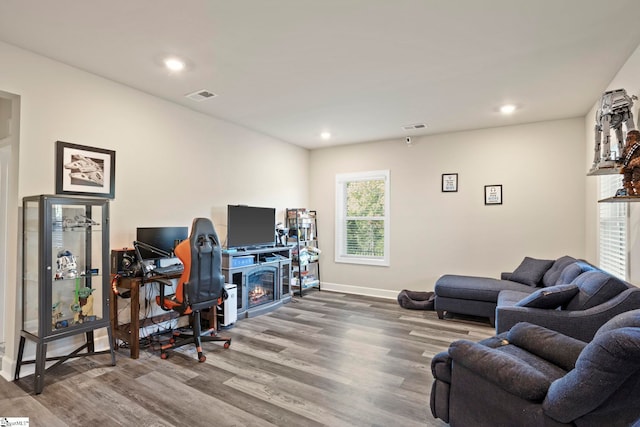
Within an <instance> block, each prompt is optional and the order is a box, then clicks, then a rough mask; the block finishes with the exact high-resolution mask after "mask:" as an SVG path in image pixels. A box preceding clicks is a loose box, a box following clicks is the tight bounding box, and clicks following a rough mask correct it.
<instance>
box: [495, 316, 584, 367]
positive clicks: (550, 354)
mask: <svg viewBox="0 0 640 427" xmlns="http://www.w3.org/2000/svg"><path fill="white" fill-rule="evenodd" d="M507 340H508V341H509V342H510V343H511V344H513V345H515V346H517V347H520V348H522V349H524V350H527V351H528V352H529V353H532V354H535V355H536V356H539V357H541V358H543V359H544V360H546V361H548V362H551V363H553V364H554V365H556V366H559V367H561V368H562V369H564V370H565V371H570V370H572V369H573V368H575V365H576V360H577V359H578V356H580V353H581V352H582V350H583V349H584V348H585V347H586V345H587V343H586V342H584V341H580V340H577V339H575V338H571V337H569V336H566V335H564V334H561V333H559V332H556V331H552V330H551V329H547V328H544V327H542V326H538V325H532V324H531V323H525V322H520V323H518V324H516V325H515V326H514V327H513V328H511V329H510V330H509V333H508V334H507Z"/></svg>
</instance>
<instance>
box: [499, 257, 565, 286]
mask: <svg viewBox="0 0 640 427" xmlns="http://www.w3.org/2000/svg"><path fill="white" fill-rule="evenodd" d="M553 263H554V261H553V260H549V259H535V258H530V257H524V259H523V260H522V262H521V263H520V265H519V266H518V267H517V268H516V269H515V270H514V271H513V273H511V276H510V277H509V280H511V281H514V282H519V283H524V284H525V285H529V286H538V285H539V284H540V281H541V280H542V278H543V277H544V273H546V272H547V271H548V270H549V268H551V266H552V265H553Z"/></svg>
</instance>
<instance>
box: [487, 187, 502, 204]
mask: <svg viewBox="0 0 640 427" xmlns="http://www.w3.org/2000/svg"><path fill="white" fill-rule="evenodd" d="M484 204H485V205H501V204H502V185H485V186H484Z"/></svg>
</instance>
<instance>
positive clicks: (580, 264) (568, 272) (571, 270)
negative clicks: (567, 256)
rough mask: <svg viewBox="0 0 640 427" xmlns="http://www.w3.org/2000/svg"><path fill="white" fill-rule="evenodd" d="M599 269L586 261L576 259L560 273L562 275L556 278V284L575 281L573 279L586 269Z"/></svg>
mask: <svg viewBox="0 0 640 427" xmlns="http://www.w3.org/2000/svg"><path fill="white" fill-rule="evenodd" d="M591 270H597V268H596V267H594V266H593V265H591V264H589V263H588V262H586V261H580V260H579V261H576V262H572V263H571V264H569V265H567V266H566V267H565V268H564V269H563V270H562V273H560V277H558V280H556V285H564V284H567V283H571V282H573V280H574V279H575V278H576V277H578V276H579V275H581V274H582V273H584V272H585V271H591Z"/></svg>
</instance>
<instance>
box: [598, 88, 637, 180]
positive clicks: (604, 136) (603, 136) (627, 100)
mask: <svg viewBox="0 0 640 427" xmlns="http://www.w3.org/2000/svg"><path fill="white" fill-rule="evenodd" d="M636 99H638V98H637V97H636V96H635V95H632V96H629V95H627V91H626V90H624V89H616V90H610V91H608V92H605V93H603V94H602V98H600V104H599V106H598V111H596V125H595V156H594V159H593V167H592V168H591V171H590V172H589V175H602V174H611V173H618V172H619V168H620V166H621V163H622V161H623V159H622V152H623V149H624V147H623V144H624V140H625V134H624V132H623V130H622V124H623V123H624V125H625V127H626V129H627V132H629V131H631V130H635V129H636V127H635V125H634V123H633V113H632V112H631V108H632V107H633V101H634V100H636ZM611 129H614V130H615V133H616V138H617V140H618V149H617V151H616V152H617V155H616V156H615V157H612V153H611Z"/></svg>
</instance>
